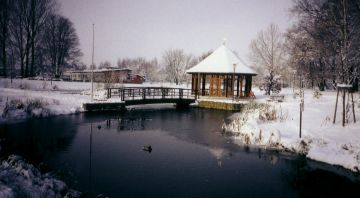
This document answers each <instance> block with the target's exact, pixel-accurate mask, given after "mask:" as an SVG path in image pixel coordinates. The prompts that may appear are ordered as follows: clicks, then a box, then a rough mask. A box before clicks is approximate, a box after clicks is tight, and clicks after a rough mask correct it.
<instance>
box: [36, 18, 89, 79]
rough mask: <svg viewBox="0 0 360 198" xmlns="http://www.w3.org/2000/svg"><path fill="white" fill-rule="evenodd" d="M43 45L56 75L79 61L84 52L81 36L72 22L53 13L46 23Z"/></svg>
mask: <svg viewBox="0 0 360 198" xmlns="http://www.w3.org/2000/svg"><path fill="white" fill-rule="evenodd" d="M46 29H47V31H46V32H45V34H44V40H43V45H44V46H45V47H44V51H45V53H46V57H47V59H48V60H49V64H50V66H51V68H53V71H54V76H55V77H59V76H60V73H61V69H63V68H66V67H70V66H71V65H73V63H74V62H77V61H78V59H79V57H80V56H82V53H81V52H80V49H79V38H78V36H77V34H76V31H75V29H74V27H73V24H72V22H71V21H70V20H69V19H67V18H65V17H63V16H60V15H51V16H49V17H48V20H47V23H46Z"/></svg>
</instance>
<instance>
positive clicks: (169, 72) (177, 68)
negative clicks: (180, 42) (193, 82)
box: [163, 49, 194, 85]
mask: <svg viewBox="0 0 360 198" xmlns="http://www.w3.org/2000/svg"><path fill="white" fill-rule="evenodd" d="M163 64H164V71H165V75H166V79H167V80H168V81H170V82H174V83H175V84H176V85H178V84H181V83H183V82H184V81H185V80H186V70H187V69H189V68H190V67H192V66H193V65H194V58H193V56H192V55H191V54H189V55H188V54H185V52H184V51H183V50H182V49H171V50H167V51H165V53H164V55H163Z"/></svg>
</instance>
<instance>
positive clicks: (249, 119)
mask: <svg viewBox="0 0 360 198" xmlns="http://www.w3.org/2000/svg"><path fill="white" fill-rule="evenodd" d="M320 93H321V95H320V96H319V98H316V97H314V91H312V90H305V95H304V97H305V98H304V105H305V108H304V111H303V122H302V137H301V138H299V129H300V128H299V122H300V111H299V109H300V98H299V96H296V94H293V93H292V90H290V89H286V90H284V92H283V93H282V94H284V95H285V101H284V102H269V101H266V100H264V99H265V98H264V97H263V98H262V99H260V100H258V101H257V102H258V103H254V104H252V105H253V106H254V108H248V109H247V110H246V111H245V112H244V113H240V114H239V113H237V114H236V115H234V116H233V117H235V118H234V120H233V121H232V122H231V123H229V124H224V125H223V129H224V130H225V131H228V132H231V133H235V134H236V136H235V137H234V139H235V141H236V142H238V143H239V144H251V145H256V146H261V147H265V148H270V149H279V150H287V151H293V152H297V153H301V154H304V155H306V156H307V157H308V158H310V159H313V160H317V161H321V162H325V163H328V164H332V165H338V166H342V167H344V168H347V169H350V170H352V171H359V169H360V145H359V142H360V130H359V129H360V123H359V120H360V113H359V111H360V102H359V101H360V99H359V98H360V96H359V93H355V94H354V100H355V101H356V104H355V115H356V118H357V119H358V121H357V122H356V123H354V121H353V118H352V114H350V113H352V111H350V112H349V115H351V116H349V123H346V125H345V127H343V126H342V122H341V119H342V106H341V105H340V106H338V112H337V119H336V122H335V124H333V123H332V122H333V116H334V108H335V101H336V92H332V91H327V92H320ZM257 95H259V93H257ZM259 103H261V104H262V105H259Z"/></svg>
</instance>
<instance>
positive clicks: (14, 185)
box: [0, 155, 82, 198]
mask: <svg viewBox="0 0 360 198" xmlns="http://www.w3.org/2000/svg"><path fill="white" fill-rule="evenodd" d="M81 196H82V194H81V193H80V192H77V191H75V190H72V189H69V188H68V187H67V186H66V184H65V183H64V182H62V181H60V180H57V179H54V178H53V177H51V176H50V175H48V174H41V173H40V171H39V170H38V169H36V168H35V167H34V166H33V165H31V164H28V163H26V162H25V161H24V160H23V159H22V158H21V157H19V156H15V155H11V156H9V158H8V159H7V160H4V161H3V162H2V163H1V164H0V197H6V198H12V197H69V198H70V197H81Z"/></svg>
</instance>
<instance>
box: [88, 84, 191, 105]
mask: <svg viewBox="0 0 360 198" xmlns="http://www.w3.org/2000/svg"><path fill="white" fill-rule="evenodd" d="M107 98H108V99H110V98H119V99H120V100H119V102H106V101H104V102H96V103H86V104H84V105H83V107H84V109H85V110H87V111H97V110H98V111H101V110H121V109H125V106H130V105H142V104H161V103H174V104H176V105H177V107H187V106H189V104H191V103H194V102H195V97H194V96H192V95H191V89H182V88H167V87H124V88H108V89H107Z"/></svg>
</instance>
